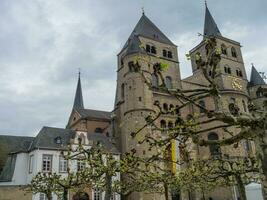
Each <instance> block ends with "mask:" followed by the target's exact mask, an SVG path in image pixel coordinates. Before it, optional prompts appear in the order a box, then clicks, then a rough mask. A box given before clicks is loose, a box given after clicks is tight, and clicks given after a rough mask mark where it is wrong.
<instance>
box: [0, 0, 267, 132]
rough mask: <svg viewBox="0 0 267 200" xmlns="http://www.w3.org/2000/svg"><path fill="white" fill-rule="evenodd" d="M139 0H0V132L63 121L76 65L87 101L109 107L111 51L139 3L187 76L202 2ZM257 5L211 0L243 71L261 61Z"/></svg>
mask: <svg viewBox="0 0 267 200" xmlns="http://www.w3.org/2000/svg"><path fill="white" fill-rule="evenodd" d="M142 2H143V1H142V0H138V1H131V0H125V1H124V0H123V1H122V0H112V1H108V0H99V1H93V0H76V1H73V0H58V1H54V0H13V1H10V0H2V1H0V12H1V18H0V45H1V49H0V67H1V73H0V85H1V86H0V110H1V115H0V134H13V135H36V134H37V132H38V130H40V129H41V127H42V126H45V125H46V126H57V127H64V126H65V125H66V123H67V120H68V116H69V114H70V111H71V108H72V103H73V98H74V93H75V88H76V82H77V72H78V68H81V71H82V85H83V90H84V91H83V92H84V101H85V105H86V107H88V108H93V109H101V110H112V108H113V102H114V98H115V97H114V95H115V87H116V68H117V66H116V65H117V60H116V59H117V58H116V55H117V53H118V52H119V50H120V48H121V47H122V46H123V44H124V43H125V41H126V40H127V38H128V36H129V34H130V33H131V31H132V29H133V28H134V26H135V24H136V23H137V21H138V20H139V18H140V15H141V7H142V4H143V5H144V6H145V12H146V15H147V16H148V17H149V18H150V19H151V20H152V21H153V22H154V23H155V24H156V25H157V26H158V27H159V28H160V29H161V30H162V31H163V32H164V33H165V34H166V35H167V36H169V38H170V39H171V40H172V41H173V42H174V43H175V44H177V45H178V52H179V59H180V68H181V72H182V76H183V77H185V76H188V75H190V73H191V64H190V61H187V60H186V58H185V54H186V53H187V52H188V51H189V50H190V49H192V48H193V47H194V46H195V45H197V44H198V42H199V41H200V38H199V37H198V36H197V33H198V32H201V31H202V30H203V27H202V26H203V17H204V13H203V12H204V6H203V3H202V2H201V1H199V2H195V1H186V0H183V1H176V0H168V1H164V3H163V2H162V0H153V1H152V0H147V1H145V2H144V3H142ZM226 2H227V3H226ZM263 5H266V1H265V0H255V1H253V2H251V1H246V4H244V1H243V0H237V1H230V0H220V1H216V3H215V2H212V1H210V2H209V6H210V10H211V12H212V14H213V15H214V17H215V19H216V22H217V23H218V25H219V27H220V28H221V31H222V33H223V34H225V35H226V36H227V37H229V38H232V37H233V39H235V40H237V41H240V42H241V43H242V45H244V47H243V57H244V60H245V63H246V66H247V69H248V70H249V68H250V67H249V64H250V63H251V62H254V63H255V65H256V66H257V67H258V68H259V70H260V71H264V67H266V62H265V57H266V56H265V55H266V53H267V49H266V46H265V45H264V44H266V43H267V41H266V37H265V35H264V33H265V32H266V31H267V28H266V25H265V20H264V19H265V18H266V12H265V9H264V8H265V7H266V6H265V7H264V6H263ZM222 7H227V9H223V10H222V9H221V8H222ZM252 11H253V12H252ZM259 30H261V31H259ZM259 38H261V39H260V40H259ZM265 69H266V68H265Z"/></svg>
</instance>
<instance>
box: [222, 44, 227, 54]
mask: <svg viewBox="0 0 267 200" xmlns="http://www.w3.org/2000/svg"><path fill="white" fill-rule="evenodd" d="M221 51H222V54H223V55H227V49H226V46H225V45H224V44H222V46H221Z"/></svg>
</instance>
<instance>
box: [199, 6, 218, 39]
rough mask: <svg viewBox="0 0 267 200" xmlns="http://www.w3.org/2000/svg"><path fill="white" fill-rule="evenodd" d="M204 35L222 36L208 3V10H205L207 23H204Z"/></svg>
mask: <svg viewBox="0 0 267 200" xmlns="http://www.w3.org/2000/svg"><path fill="white" fill-rule="evenodd" d="M203 35H204V36H222V34H221V32H220V30H219V28H218V26H217V24H216V22H215V20H214V19H213V17H212V15H211V13H210V11H209V8H208V6H207V4H206V12H205V24H204V33H203Z"/></svg>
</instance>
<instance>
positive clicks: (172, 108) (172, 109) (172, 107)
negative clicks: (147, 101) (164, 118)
mask: <svg viewBox="0 0 267 200" xmlns="http://www.w3.org/2000/svg"><path fill="white" fill-rule="evenodd" d="M169 109H170V111H171V114H172V115H174V105H172V104H170V107H169Z"/></svg>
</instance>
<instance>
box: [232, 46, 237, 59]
mask: <svg viewBox="0 0 267 200" xmlns="http://www.w3.org/2000/svg"><path fill="white" fill-rule="evenodd" d="M231 52H232V56H233V57H234V58H236V57H237V53H236V50H235V48H234V47H232V48H231Z"/></svg>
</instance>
